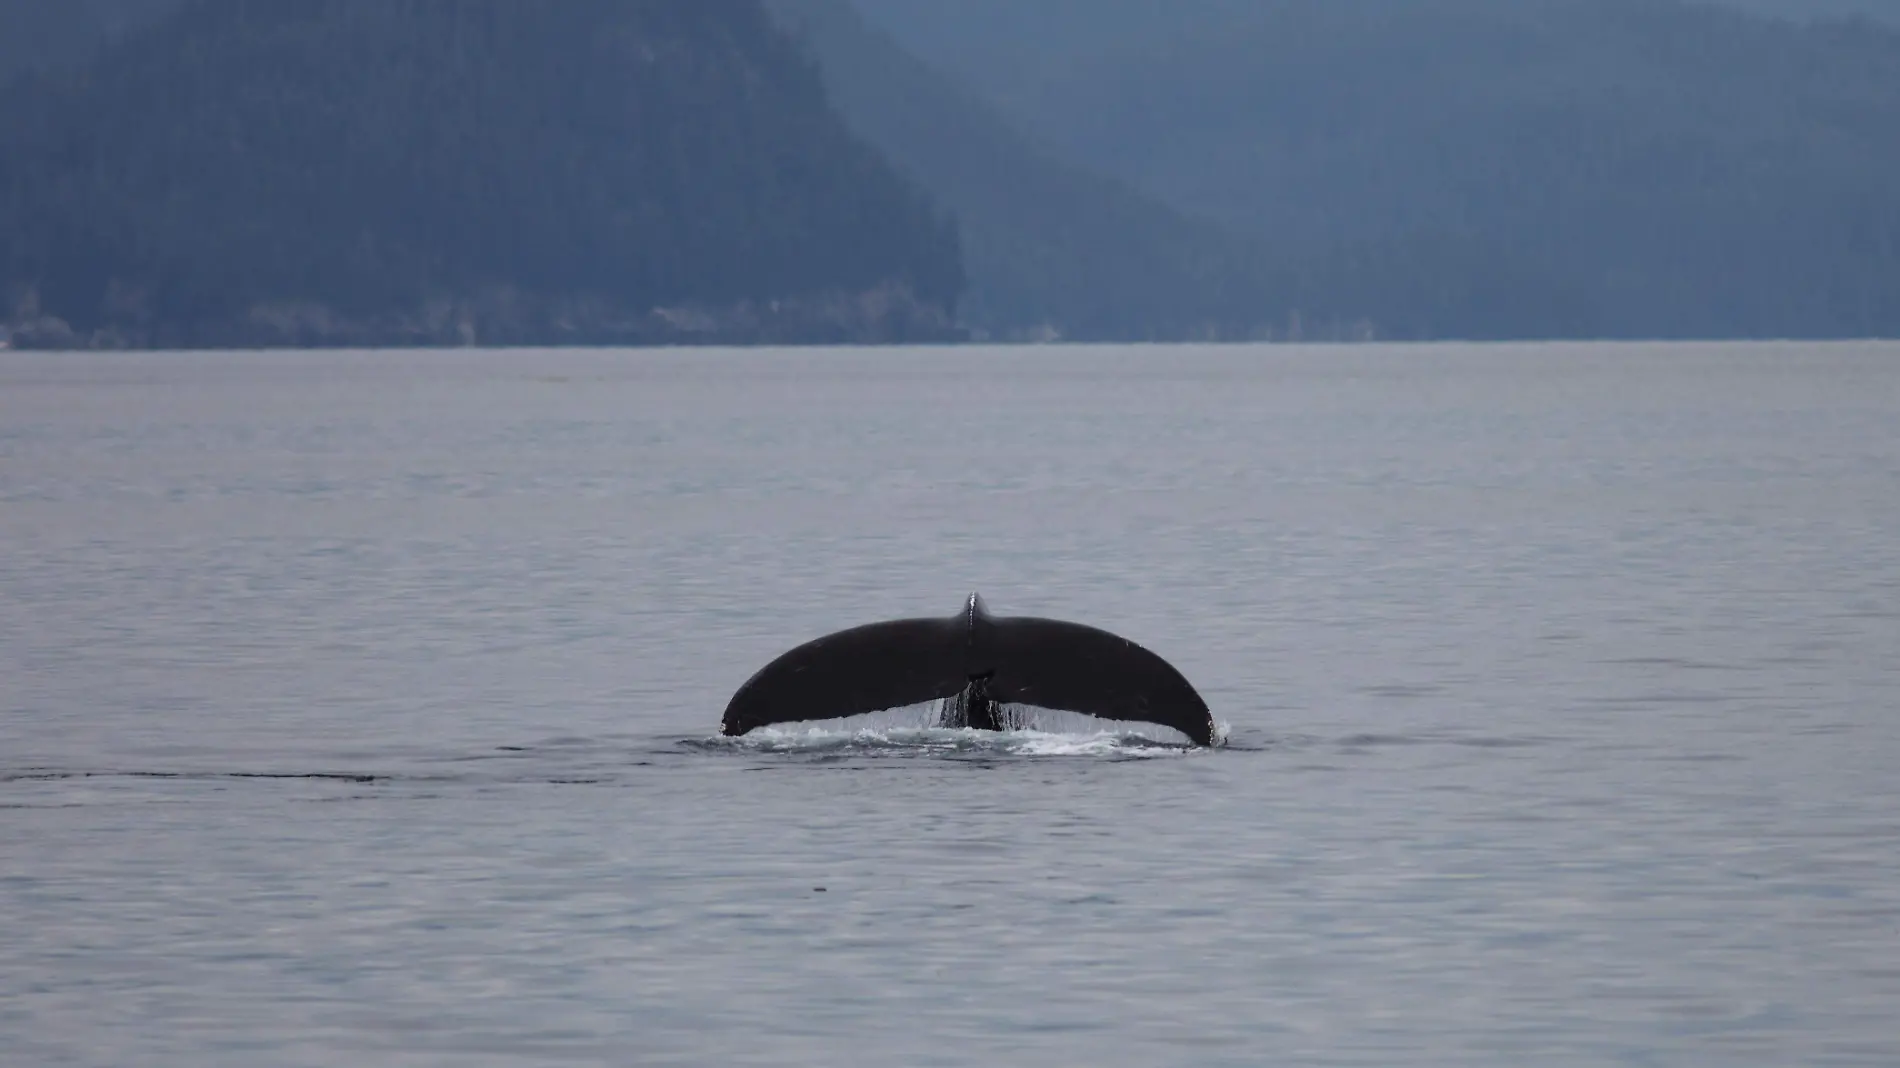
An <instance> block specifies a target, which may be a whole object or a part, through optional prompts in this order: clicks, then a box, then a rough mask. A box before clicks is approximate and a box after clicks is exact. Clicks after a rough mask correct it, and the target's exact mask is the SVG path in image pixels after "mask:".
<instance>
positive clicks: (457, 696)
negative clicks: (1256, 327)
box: [0, 345, 1900, 1068]
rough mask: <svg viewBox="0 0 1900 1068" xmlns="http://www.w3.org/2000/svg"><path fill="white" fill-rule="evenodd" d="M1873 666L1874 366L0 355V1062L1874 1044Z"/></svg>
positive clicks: (1895, 620) (1885, 509)
mask: <svg viewBox="0 0 1900 1068" xmlns="http://www.w3.org/2000/svg"><path fill="white" fill-rule="evenodd" d="M972 589H978V590H981V591H983V593H984V594H985V596H986V598H987V599H988V600H989V602H990V604H991V607H992V608H993V609H995V610H996V611H998V612H999V613H1023V614H1040V615H1054V616H1059V617H1064V618H1070V619H1076V620H1081V621H1086V622H1090V623H1094V624H1097V625H1100V626H1105V627H1109V628H1111V629H1113V630H1116V631H1118V632H1121V633H1123V634H1125V635H1127V636H1129V637H1131V638H1134V639H1135V640H1137V641H1140V642H1142V643H1143V644H1145V645H1148V646H1149V647H1151V648H1153V649H1155V650H1156V651H1157V652H1160V653H1162V654H1163V655H1164V656H1167V657H1168V658H1169V659H1171V660H1172V661H1173V662H1174V663H1175V664H1176V665H1178V666H1179V667H1180V668H1181V669H1182V670H1183V671H1184V672H1185V673H1186V674H1187V676H1188V677H1189V678H1191V679H1192V680H1194V681H1195V683H1196V684H1197V685H1198V686H1199V687H1200V689H1201V691H1202V693H1203V694H1204V695H1205V696H1206V697H1207V698H1208V700H1209V703H1210V704H1211V705H1212V706H1213V707H1214V709H1215V712H1216V716H1217V718H1219V719H1220V720H1222V721H1224V722H1226V723H1227V724H1229V725H1230V727H1231V734H1230V739H1229V744H1228V745H1227V747H1225V748H1223V749H1219V750H1213V751H1205V750H1202V751H1193V750H1188V749H1185V748H1179V747H1173V746H1166V745H1155V744H1150V743H1149V742H1146V741H1143V740H1142V739H1140V738H1137V737H1130V736H1121V735H1096V734H1092V733H1090V732H1089V731H1088V730H1087V729H1085V728H1082V727H1078V726H1076V725H1075V724H1070V725H1068V726H1067V727H1066V728H1063V729H1059V730H1048V731H1041V732H1028V733H1023V734H1019V735H1006V736H1002V737H997V736H987V737H979V736H973V735H958V734H952V733H945V732H936V733H933V732H928V731H919V730H905V729H896V728H888V729H886V728H875V729H867V730H863V731H860V730H858V729H856V728H857V727H858V726H860V725H857V724H845V725H840V726H837V727H835V728H826V729H820V730H818V731H817V732H816V733H812V732H807V731H794V732H782V733H778V734H772V735H768V736H766V737H763V738H752V739H748V740H745V741H742V742H739V743H731V742H722V741H720V740H719V739H717V738H716V737H715V733H716V727H717V723H718V719H719V714H720V712H721V710H722V709H723V707H724V704H725V701H726V699H727V697H728V696H729V695H730V694H731V692H732V690H733V689H734V688H736V687H737V686H738V685H739V684H740V683H741V682H743V681H744V680H745V678H746V677H747V676H748V675H749V674H750V673H751V672H752V671H753V670H754V669H756V668H757V667H759V666H760V665H761V664H763V663H764V662H765V661H766V660H767V659H769V658H770V657H772V656H773V655H776V654H777V653H778V652H780V651H782V650H783V649H785V648H787V647H788V646H790V645H792V644H794V643H796V642H799V641H803V640H805V639H807V638H810V637H814V636H816V635H818V634H821V633H824V632H826V631H828V630H831V629H835V628H839V627H843V626H847V625H851V624H855V623H860V622H866V621H869V620H873V619H878V618H885V617H891V616H902V615H920V614H948V613H950V612H952V611H954V610H955V609H956V608H957V607H958V605H959V604H960V602H961V599H962V598H963V596H964V595H965V594H966V593H968V592H969V591H970V590H972ZM1896 665H1900V346H1892V345H1887V346H1879V345H1863V346H1853V345H1849V346H1833V347H1813V346H1793V345H1763V346H1739V347H1723V346H1702V347H1697V346H1674V347H1658V346H1647V347H1645V346H1628V347H1570V346H1545V347H1491V348H1474V347H1443V348H1379V347H1367V348H1350V347H1338V348H1316V349H1300V348H1148V349H1134V348H1129V349H1117V348H1109V349H1083V348H1067V349H1040V350H1028V349H1025V350H984V349H970V350H921V349H920V350H897V351H876V350H854V351H778V352H764V351H760V352H663V353H621V352H559V353H534V352H520V353H473V354H441V353H436V354H414V353H405V354H220V355H176V354H174V355H132V356H91V355H77V356H75V355H59V356H32V355H23V354H5V355H0V932H3V934H0V1063H5V1064H7V1065H23V1066H27V1065H48V1066H53V1065H88V1066H90V1065H101V1066H103V1065H131V1064H137V1065H158V1066H173V1065H176V1066H194V1068H196V1066H207V1065H219V1066H221V1065H230V1066H238V1065H243V1066H250V1065H264V1064H269V1065H346V1064H347V1065H356V1064H388V1065H438V1064H443V1065H446V1064H455V1065H510V1066H513V1065H524V1066H525V1065H552V1064H564V1063H573V1064H609V1063H611V1064H642V1065H646V1064H653V1065H660V1064H679V1065H766V1064H786V1065H792V1064H799V1065H805V1064H891V1065H966V1064H1037V1065H1046V1064H1095V1065H1130V1066H1134V1065H1143V1066H1145V1065H1161V1064H1170V1065H1174V1064H1179V1065H1255V1064H1263V1063H1274V1064H1290V1065H1291V1064H1297V1065H1381V1066H1384V1065H1398V1064H1404V1065H1445V1066H1454V1065H1456V1066H1468V1065H1523V1064H1540V1065H1549V1064H1577V1065H1585V1064H1588V1065H1598V1064H1627V1065H1676V1064H1694V1065H1704V1064H1706V1065H1744V1064H1746V1065H1795V1064H1801V1065H1823V1064H1841V1065H1850V1064H1851V1065H1892V1064H1895V1063H1900V1022H1896V1016H1895V1013H1896V1009H1897V1008H1900V667H1897V666H1896ZM819 887H823V888H824V889H823V891H822V892H820V891H819V890H818V889H817V888H819Z"/></svg>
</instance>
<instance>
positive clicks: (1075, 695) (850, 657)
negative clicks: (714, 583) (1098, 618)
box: [720, 594, 1214, 745]
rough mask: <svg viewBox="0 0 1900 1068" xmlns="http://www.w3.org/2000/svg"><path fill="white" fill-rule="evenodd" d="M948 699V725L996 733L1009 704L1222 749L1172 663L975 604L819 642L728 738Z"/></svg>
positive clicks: (1122, 641) (785, 666)
mask: <svg viewBox="0 0 1900 1068" xmlns="http://www.w3.org/2000/svg"><path fill="white" fill-rule="evenodd" d="M926 701H944V702H946V704H945V706H944V722H945V725H947V726H959V727H963V726H967V727H975V728H978V729H981V730H995V729H997V726H998V720H997V711H996V706H997V705H999V704H1021V705H1034V706H1036V707H1038V708H1051V709H1058V710H1060V711H1064V712H1079V713H1081V714H1083V715H1087V716H1096V717H1098V718H1101V719H1111V720H1121V721H1125V722H1135V723H1156V724H1160V725H1161V726H1164V727H1172V728H1174V729H1175V730H1178V731H1180V732H1181V733H1182V734H1185V735H1187V736H1188V737H1189V738H1190V739H1192V740H1193V742H1194V744H1196V745H1213V744H1214V719H1213V716H1212V715H1211V714H1209V712H1208V709H1207V702H1205V701H1203V700H1201V695H1200V694H1198V693H1196V692H1195V691H1194V687H1193V686H1192V685H1190V684H1189V683H1188V681H1187V679H1186V678H1183V677H1182V675H1181V673H1180V672H1179V671H1176V670H1175V669H1174V666H1173V665H1172V664H1169V663H1168V662H1167V661H1166V660H1163V659H1161V658H1160V657H1159V656H1156V655H1155V654H1154V653H1151V652H1149V651H1148V650H1146V649H1144V648H1142V647H1141V646H1139V645H1136V644H1135V643H1134V642H1131V641H1129V640H1128V639H1126V638H1123V637H1119V636H1117V635H1114V634H1110V633H1109V632H1108V631H1105V630H1099V629H1097V628H1095V627H1087V626H1083V625H1082V624H1080V623H1065V622H1062V621H1061V620H1055V619H1033V618H1010V617H1003V618H996V617H994V616H991V615H990V614H989V612H988V610H987V609H985V608H984V606H983V599H982V598H981V597H979V596H977V595H976V594H971V595H970V598H969V600H968V601H966V602H965V603H964V607H963V611H961V612H958V613H957V614H956V615H954V616H951V617H950V618H948V619H898V620H892V621H890V622H887V623H871V624H867V625H865V626H861V627H853V628H851V629H850V630H842V631H839V632H838V633H836V634H830V635H827V636H825V637H823V638H819V639H817V640H815V641H811V642H807V643H805V644H804V645H801V646H799V647H798V648H796V649H793V650H791V651H790V652H788V653H785V654H784V655H783V656H780V657H779V658H778V659H776V660H774V661H772V662H771V663H769V664H767V665H765V667H763V668H761V669H760V670H759V672H758V674H756V675H754V676H752V678H751V679H749V680H747V682H746V684H745V685H744V686H741V687H739V691H738V692H737V693H735V694H733V695H732V701H731V702H730V703H729V704H727V706H726V714H725V718H724V720H723V721H722V723H721V725H720V729H721V731H722V732H724V733H725V734H728V735H738V734H745V733H746V732H748V731H752V730H756V729H758V728H759V727H765V726H769V725H771V724H775V723H795V722H800V721H803V720H814V719H841V718H843V717H846V716H858V715H864V714H865V713H868V712H882V711H884V710H885V709H889V708H902V707H905V706H906V705H916V704H923V703H924V702H926Z"/></svg>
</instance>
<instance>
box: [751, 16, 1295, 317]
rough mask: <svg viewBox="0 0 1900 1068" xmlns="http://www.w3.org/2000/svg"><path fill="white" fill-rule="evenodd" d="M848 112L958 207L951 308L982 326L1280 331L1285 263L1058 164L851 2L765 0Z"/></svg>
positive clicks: (902, 163) (865, 131)
mask: <svg viewBox="0 0 1900 1068" xmlns="http://www.w3.org/2000/svg"><path fill="white" fill-rule="evenodd" d="M771 6H772V8H773V10H774V11H775V13H776V14H777V15H778V16H779V17H780V19H781V20H782V21H783V22H784V23H785V24H786V25H787V27H788V28H789V29H790V30H791V31H792V33H793V34H794V36H795V37H797V38H798V39H800V40H802V41H804V42H806V43H807V44H808V45H809V47H810V48H811V50H812V53H813V54H814V56H816V58H817V59H818V60H819V62H820V64H821V66H822V67H823V69H824V71H825V78H826V81H827V83H828V85H829V86H830V89H831V92H832V96H833V99H834V100H835V101H836V102H837V104H838V107H839V108H840V110H841V111H843V113H844V115H845V117H846V119H847V120H848V121H849V122H850V123H851V125H852V126H853V128H854V129H856V130H857V132H858V133H860V134H861V135H862V136H864V137H865V138H866V139H867V140H869V141H871V142H872V143H873V144H876V145H877V146H878V147H879V148H880V149H882V150H883V151H884V152H885V154H886V155H887V156H889V157H890V158H891V159H892V160H893V161H894V162H895V163H897V164H898V166H899V167H900V168H901V169H902V170H904V171H905V172H906V173H907V174H909V175H910V176H911V177H913V178H914V179H915V180H916V181H917V182H918V183H919V184H920V185H923V186H924V187H925V188H927V189H928V190H929V191H930V192H931V193H932V194H933V195H934V196H936V197H937V198H938V199H939V200H941V201H942V202H943V203H945V204H946V205H948V206H949V207H950V208H951V209H952V210H953V211H955V213H956V215H957V218H958V220H959V221H960V223H961V224H962V234H963V245H964V250H965V257H966V261H967V263H968V266H969V272H970V293H969V295H968V298H967V299H966V300H965V302H964V318H965V321H966V322H968V323H969V324H970V325H971V326H973V327H975V328H977V329H978V330H980V331H982V332H984V333H986V334H990V335H993V336H1002V337H1009V336H1022V335H1031V336H1034V335H1037V334H1042V335H1044V336H1050V335H1059V336H1062V337H1066V338H1076V339H1097V338H1108V339H1131V338H1186V337H1209V336H1215V337H1247V336H1258V335H1260V334H1262V333H1266V332H1270V331H1272V330H1274V329H1276V328H1283V326H1284V323H1285V320H1286V310H1287V301H1288V299H1289V296H1290V286H1291V282H1290V273H1289V272H1287V271H1285V270H1284V269H1283V268H1280V267H1276V266H1275V265H1274V262H1273V260H1272V258H1271V256H1270V254H1269V251H1268V250H1267V249H1266V248H1265V247H1264V246H1263V245H1262V244H1261V243H1259V242H1249V241H1244V240H1236V239H1234V238H1233V237H1232V236H1231V235H1228V234H1225V233H1223V232H1222V231H1221V230H1220V229H1219V228H1217V227H1215V226H1213V225H1211V224H1208V223H1205V222H1198V221H1193V220H1189V219H1188V218H1186V217H1184V216H1182V215H1180V214H1179V213H1177V212H1175V211H1174V210H1172V209H1170V208H1168V207H1165V206H1164V205H1162V204H1160V203H1159V202H1157V201H1155V200H1153V199H1152V198H1149V197H1147V196H1144V195H1142V194H1139V193H1136V192H1134V191H1133V190H1131V189H1129V188H1127V187H1125V186H1123V185H1121V184H1120V183H1118V182H1115V181H1113V180H1109V179H1104V178H1102V177H1099V176H1097V175H1095V174H1091V173H1089V172H1087V171H1085V170H1083V169H1081V168H1079V167H1075V166H1072V165H1069V164H1065V163H1062V162H1060V161H1058V160H1056V159H1054V158H1052V157H1051V156H1050V155H1048V153H1047V152H1045V151H1044V150H1043V149H1042V148H1041V147H1040V146H1038V145H1037V144H1036V143H1034V142H1033V141H1032V140H1031V139H1030V138H1029V137H1027V136H1025V135H1024V134H1023V133H1022V132H1020V131H1019V130H1017V129H1016V128H1015V127H1013V126H1012V125H1011V124H1010V123H1009V122H1008V121H1007V120H1006V119H1004V118H1003V117H1002V116H1001V115H999V114H997V113H996V111H995V109H994V107H993V106H992V105H990V104H988V103H986V102H984V101H983V100H982V99H981V98H980V97H979V96H978V95H977V94H975V93H974V92H972V91H970V90H969V89H967V88H965V87H964V86H962V85H959V84H958V83H956V82H955V81H953V80H952V79H950V78H947V77H946V76H944V75H943V74H941V73H939V72H938V71H936V70H934V69H932V68H930V67H929V66H927V65H926V64H923V63H921V62H920V61H918V60H917V59H916V58H915V57H914V56H912V55H911V54H909V53H908V52H906V51H904V50H903V49H902V48H901V47H900V46H898V45H897V44H896V43H895V42H894V41H892V40H891V39H890V38H889V37H888V36H887V35H885V34H884V33H883V32H882V31H880V30H878V29H877V28H875V27H873V26H869V25H867V24H866V23H865V22H864V21H863V19H862V18H861V17H860V16H859V15H858V13H857V12H856V11H855V10H854V9H853V8H852V7H851V5H850V3H849V2H848V0H774V2H773V3H772V5H771Z"/></svg>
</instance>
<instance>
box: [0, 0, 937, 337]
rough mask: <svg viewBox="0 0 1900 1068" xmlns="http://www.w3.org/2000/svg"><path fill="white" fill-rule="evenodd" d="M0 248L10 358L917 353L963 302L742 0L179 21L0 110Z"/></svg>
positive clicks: (911, 215)
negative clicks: (722, 343)
mask: <svg viewBox="0 0 1900 1068" xmlns="http://www.w3.org/2000/svg"><path fill="white" fill-rule="evenodd" d="M0 233H4V234H5V238H6V239H5V242H4V245H3V246H0V298H4V299H5V301H6V303H5V304H4V305H0V312H4V311H7V310H12V311H14V315H13V320H14V321H13V330H14V332H15V333H16V335H17V340H19V341H23V342H27V343H33V342H36V341H37V342H39V343H59V342H68V343H83V342H86V341H89V340H90V341H96V342H118V343H134V344H165V345H197V344H226V343H231V344H260V343H280V342H290V343H403V342H441V341H454V340H470V339H480V340H484V341H509V342H548V341H621V342H639V341H657V340H682V339H693V338H708V339H714V338H716V339H722V340H746V339H760V338H766V339H788V338H798V339H806V338H809V339H845V338H907V337H940V336H946V335H947V334H948V333H949V323H950V319H951V316H952V315H953V312H954V305H955V302H956V300H957V298H958V295H959V292H960V290H961V288H962V285H963V274H962V267H961V261H960V252H959V246H958V239H957V235H956V228H955V224H954V221H953V220H952V219H950V218H949V217H948V216H947V215H945V214H944V213H942V212H941V211H940V210H939V209H938V208H937V207H936V206H935V205H934V204H933V203H932V202H931V201H930V200H929V199H928V198H927V196H926V195H925V194H924V193H923V192H922V191H921V190H919V189H917V188H916V187H915V186H914V185H913V184H911V183H909V182H907V181H905V180H904V179H903V178H901V177H900V176H899V175H897V173H896V172H895V171H894V170H893V169H892V168H891V167H890V166H889V164H887V163H886V162H885V160H884V159H883V157H882V156H881V155H880V154H879V153H878V152H877V151H876V150H875V149H873V148H872V147H871V146H869V145H867V144H865V143H864V142H863V141H861V140H860V139H858V138H857V137H856V136H854V135H853V134H851V132H850V131H849V130H848V128H847V127H846V126H845V124H844V123H843V121H842V120H841V119H840V118H839V117H838V115H837V113H836V112H835V111H834V110H832V108H831V107H830V104H829V101H828V99H827V97H826V95H825V91H824V87H823V84H822V80H821V77H820V75H819V73H818V71H817V70H816V69H815V68H814V67H813V66H812V65H811V64H810V62H809V61H808V59H807V58H806V57H805V55H804V54H803V52H802V51H801V49H800V47H799V46H798V45H797V44H795V43H794V42H793V41H792V40H791V39H790V38H789V37H787V36H786V35H785V34H784V33H783V32H782V31H781V30H780V29H779V28H778V27H777V25H776V24H774V23H773V22H772V21H771V20H770V19H769V18H768V17H767V16H766V14H765V12H764V11H763V9H762V8H761V7H760V6H759V4H758V2H757V0H694V2H693V3H690V4H689V3H680V2H677V0H561V2H560V3H558V4H541V3H533V2H528V0H299V2H296V3H286V2H284V0H189V2H187V3H186V4H185V5H184V6H183V7H181V8H180V9H178V10H176V11H174V12H172V13H170V14H167V15H166V16H165V17H163V18H161V19H159V20H158V21H156V22H153V23H152V24H150V25H147V26H145V27H144V28H141V29H136V30H133V31H132V32H129V33H127V34H125V35H124V36H122V37H121V38H119V39H117V40H116V41H115V42H113V43H111V44H109V45H107V46H105V48H104V50H103V51H102V52H100V53H99V54H98V55H97V56H96V57H95V58H94V59H92V60H91V61H89V62H86V63H84V64H82V65H79V66H70V65H68V66H65V67H61V68H59V69H56V70H54V71H52V72H50V73H46V74H42V75H38V76H34V77H29V78H26V79H24V80H16V81H15V82H13V83H11V84H10V85H8V86H7V87H6V88H5V89H4V91H3V93H0Z"/></svg>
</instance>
